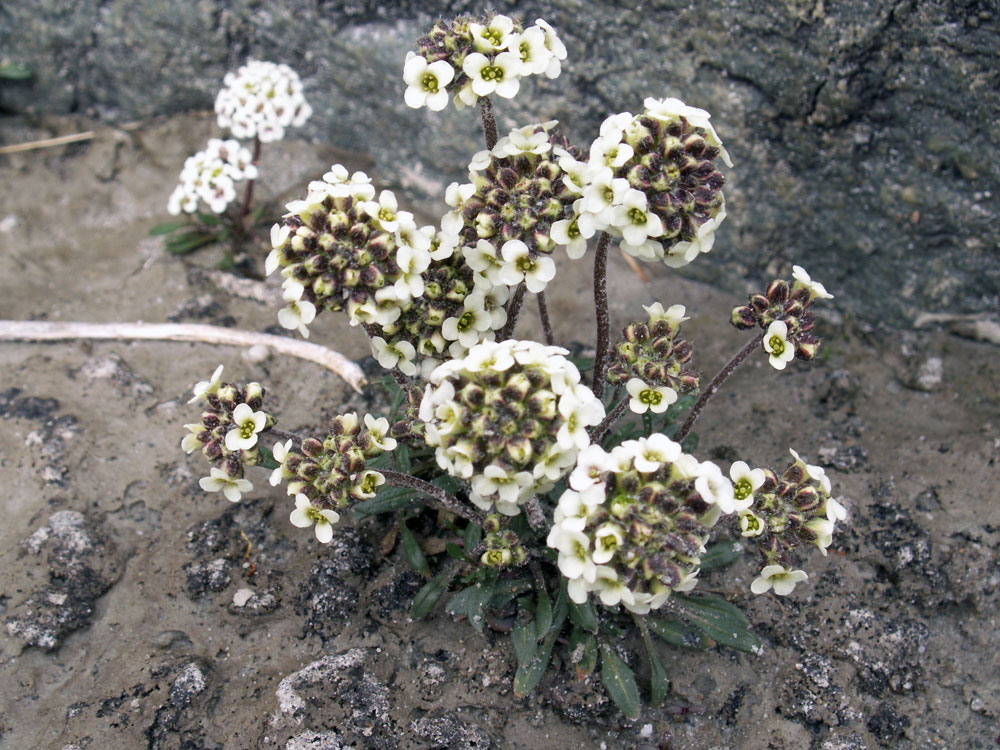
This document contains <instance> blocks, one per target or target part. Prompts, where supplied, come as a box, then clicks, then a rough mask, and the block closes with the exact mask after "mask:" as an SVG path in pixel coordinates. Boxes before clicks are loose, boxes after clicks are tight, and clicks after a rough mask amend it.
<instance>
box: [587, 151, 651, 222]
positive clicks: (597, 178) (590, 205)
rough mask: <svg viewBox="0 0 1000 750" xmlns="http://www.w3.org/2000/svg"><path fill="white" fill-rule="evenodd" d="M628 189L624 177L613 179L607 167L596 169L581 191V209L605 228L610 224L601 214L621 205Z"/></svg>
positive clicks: (612, 174)
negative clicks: (592, 215)
mask: <svg viewBox="0 0 1000 750" xmlns="http://www.w3.org/2000/svg"><path fill="white" fill-rule="evenodd" d="M630 189H631V188H630V186H629V184H628V180H626V179H625V178H624V177H615V176H614V172H612V171H611V170H610V169H609V168H607V167H604V168H603V169H598V170H596V171H595V172H594V173H593V174H592V175H591V182H590V184H589V185H588V186H587V187H586V188H584V190H583V203H582V204H581V207H582V208H583V210H584V211H586V212H587V213H590V214H594V215H595V217H597V221H598V222H599V223H603V225H604V226H607V225H608V224H609V223H610V222H609V220H608V219H607V218H605V217H604V213H603V212H604V211H605V210H606V209H608V208H610V207H611V206H614V205H617V204H619V203H621V202H622V201H623V200H624V199H625V194H626V193H627V192H628V191H629V190H630ZM581 220H582V217H581ZM597 228H598V229H600V228H602V227H600V226H598V227H597ZM661 232H662V229H661Z"/></svg>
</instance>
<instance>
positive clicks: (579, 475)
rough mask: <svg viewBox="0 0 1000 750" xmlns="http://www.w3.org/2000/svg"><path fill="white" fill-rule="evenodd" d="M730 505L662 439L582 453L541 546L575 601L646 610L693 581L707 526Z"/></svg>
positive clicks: (725, 494)
mask: <svg viewBox="0 0 1000 750" xmlns="http://www.w3.org/2000/svg"><path fill="white" fill-rule="evenodd" d="M734 510H735V507H734V502H733V485H732V483H731V482H730V481H729V479H728V478H726V477H725V476H723V474H722V472H721V470H720V469H719V467H718V466H716V465H715V464H714V463H711V462H708V461H706V462H699V461H698V459H696V458H695V457H694V456H692V455H690V454H687V453H684V452H683V451H682V449H681V446H680V444H679V443H676V442H674V441H673V440H670V439H669V438H668V437H667V436H666V435H661V434H654V435H651V436H650V437H648V438H640V439H638V440H627V441H625V442H624V443H622V444H621V445H618V446H616V447H615V448H613V449H612V450H611V452H610V453H608V452H606V451H605V450H604V449H603V448H601V446H599V445H592V446H590V447H589V448H586V449H585V450H583V451H581V453H580V455H579V457H578V459H577V464H576V468H574V469H573V471H572V472H571V473H570V476H569V489H567V490H566V491H565V492H564V493H563V494H562V496H561V497H560V498H559V505H558V506H557V507H556V510H555V514H554V517H553V522H554V523H553V526H552V529H551V531H550V532H549V536H548V545H549V547H552V548H553V549H556V550H558V552H559V570H560V571H561V572H562V574H563V575H564V576H566V578H567V579H568V581H569V583H568V592H569V595H570V598H571V599H572V600H573V601H574V602H576V603H577V604H582V603H584V602H585V601H586V600H587V597H588V596H589V594H590V592H595V593H596V594H597V596H598V598H599V599H600V601H601V603H602V604H604V605H606V606H608V607H615V606H617V605H619V604H622V605H624V606H625V607H626V609H628V610H629V611H631V612H636V613H639V614H645V613H646V612H649V611H650V610H653V609H658V608H660V607H662V606H663V604H664V603H665V602H666V601H667V599H668V598H669V597H670V594H671V592H674V591H677V592H683V591H689V590H691V589H692V588H694V586H695V584H696V583H697V575H698V570H699V565H700V563H701V555H702V553H704V551H705V543H706V542H707V541H708V537H709V530H710V529H711V528H712V527H713V526H714V525H715V523H716V522H717V521H718V519H719V517H720V515H721V514H723V513H732V512H733V511H734Z"/></svg>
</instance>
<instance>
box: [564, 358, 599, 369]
mask: <svg viewBox="0 0 1000 750" xmlns="http://www.w3.org/2000/svg"><path fill="white" fill-rule="evenodd" d="M567 359H569V361H570V362H572V363H573V364H574V365H576V369H577V370H579V371H580V372H590V371H591V370H593V369H594V358H593V357H567Z"/></svg>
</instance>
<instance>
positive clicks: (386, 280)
mask: <svg viewBox="0 0 1000 750" xmlns="http://www.w3.org/2000/svg"><path fill="white" fill-rule="evenodd" d="M345 172H346V170H345ZM359 175H360V173H355V175H354V176H353V177H352V180H351V181H340V178H339V176H338V174H337V172H336V171H331V173H329V175H328V177H329V178H330V179H331V180H334V181H333V182H328V181H322V182H321V181H316V182H312V183H310V185H309V192H308V194H307V196H306V197H305V199H303V200H299V201H293V202H292V203H289V204H288V206H287V207H286V208H287V209H288V211H289V213H288V214H287V215H286V216H285V220H284V223H283V224H282V225H275V227H274V228H273V229H272V233H271V244H272V247H273V250H272V252H271V254H270V256H269V257H268V261H267V272H268V273H269V274H270V273H272V272H273V271H275V270H276V269H277V268H279V267H280V268H281V274H282V276H284V277H285V279H290V280H293V281H295V282H297V283H299V284H301V285H302V286H303V287H304V293H303V297H302V299H304V300H306V301H308V302H310V303H312V304H313V305H315V308H316V313H317V314H319V313H320V312H321V311H323V310H331V311H334V312H337V311H341V310H346V311H347V313H348V316H349V318H350V320H351V323H352V324H357V323H376V322H384V323H388V322H389V321H391V320H393V319H395V317H397V316H398V314H399V303H400V302H404V301H406V300H408V299H410V298H411V296H412V291H411V289H410V286H409V284H408V283H406V282H407V278H404V277H407V276H408V275H409V273H408V271H409V269H407V272H404V270H403V269H401V268H400V266H399V264H398V263H397V256H398V253H399V252H400V250H401V249H402V248H404V247H405V248H408V250H407V252H408V253H409V254H410V255H423V254H424V253H426V252H427V251H426V250H424V249H423V248H420V247H413V246H412V245H411V244H409V243H408V242H407V233H408V232H411V231H415V225H413V222H412V216H411V215H410V214H408V213H406V212H402V211H397V210H396V200H395V197H394V196H393V195H392V193H391V192H390V191H388V190H384V191H382V193H381V195H380V196H379V201H378V202H375V200H374V198H375V188H374V187H372V185H371V184H370V183H369V182H368V181H367V178H366V177H365V176H364V175H360V176H359ZM428 244H429V243H428ZM429 260H430V258H429V255H428V257H427V261H428V262H429ZM424 267H426V265H425V266H424ZM420 270H423V269H420ZM399 281H403V283H402V284H397V282H399Z"/></svg>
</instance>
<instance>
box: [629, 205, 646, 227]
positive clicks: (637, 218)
mask: <svg viewBox="0 0 1000 750" xmlns="http://www.w3.org/2000/svg"><path fill="white" fill-rule="evenodd" d="M628 218H629V221H631V222H632V223H633V224H639V225H642V224H645V223H646V212H645V211H643V210H642V209H639V208H630V209H629V211H628Z"/></svg>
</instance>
